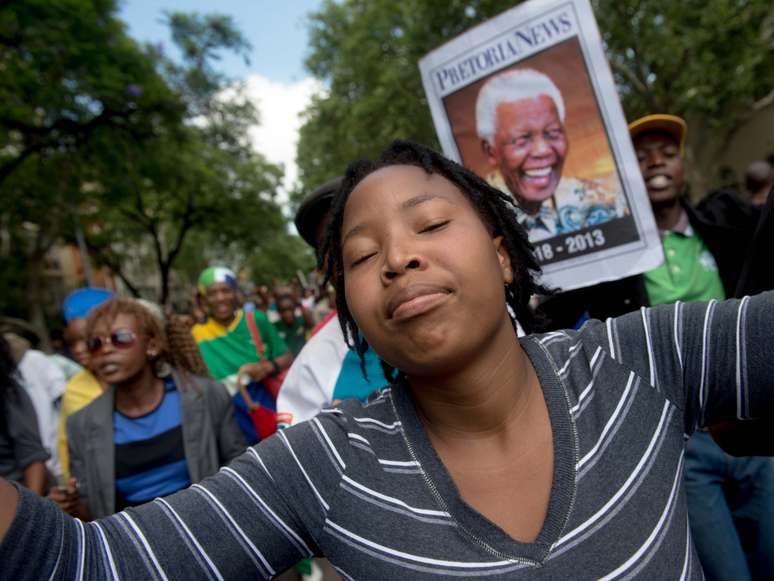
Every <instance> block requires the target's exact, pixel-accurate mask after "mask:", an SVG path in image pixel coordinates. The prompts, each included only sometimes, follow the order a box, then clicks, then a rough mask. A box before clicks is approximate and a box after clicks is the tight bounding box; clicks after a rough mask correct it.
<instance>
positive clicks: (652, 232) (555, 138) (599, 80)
mask: <svg viewBox="0 0 774 581" xmlns="http://www.w3.org/2000/svg"><path fill="white" fill-rule="evenodd" d="M419 66H420V70H421V72H422V80H423V83H424V87H425V92H426V93H427V97H428V102H429V103H430V108H431V111H432V114H433V120H434V122H435V127H436V131H437V132H438V137H439V140H440V142H441V146H442V147H443V150H444V153H445V154H446V155H447V156H448V157H450V158H452V159H455V160H457V161H459V162H461V163H463V164H464V165H465V166H467V167H468V168H470V169H472V170H473V171H475V172H476V173H478V174H479V175H481V176H482V177H484V178H485V179H486V180H487V181H488V182H490V183H491V184H493V185H495V186H496V187H498V188H499V189H501V190H502V191H504V192H508V193H510V194H511V195H512V196H513V197H514V198H515V200H516V201H517V202H518V204H519V221H520V222H521V223H522V224H523V225H524V226H525V227H526V228H527V229H528V231H529V237H530V240H531V241H532V242H533V243H534V244H535V252H536V255H537V258H538V260H539V262H540V264H541V265H542V267H543V272H544V282H545V283H546V284H548V285H551V286H555V287H560V288H563V289H566V290H569V289H573V288H578V287H582V286H587V285H591V284H595V283H597V282H602V281H606V280H613V279H617V278H621V277H624V276H630V275H633V274H638V273H641V272H644V271H646V270H649V269H651V268H654V267H656V266H658V265H659V264H660V263H661V262H662V261H663V254H662V249H661V244H660V241H659V236H658V231H657V229H656V225H655V222H654V220H653V215H652V212H651V209H650V204H649V202H648V198H647V193H646V191H645V186H644V184H643V181H642V177H641V175H640V171H639V168H638V165H637V159H636V157H635V154H634V151H633V149H632V145H631V140H630V138H629V132H628V129H627V126H626V121H625V119H624V115H623V111H622V109H621V105H620V102H619V100H618V96H617V94H616V91H615V85H614V83H613V78H612V75H611V74H610V68H609V66H608V63H607V60H606V59H605V55H604V51H603V49H602V41H601V38H600V35H599V31H598V29H597V26H596V22H595V20H594V15H593V12H592V10H591V6H590V5H589V3H588V0H556V1H553V0H534V1H532V2H526V3H524V4H520V5H519V6H517V7H515V8H513V9H511V10H509V11H507V12H504V13H503V14H501V15H500V16H498V17H496V18H494V19H492V20H489V21H487V22H485V23H483V24H481V25H479V26H477V27H476V28H473V29H472V30H470V31H468V32H466V33H464V34H462V35H460V36H458V37H456V38H455V39H453V40H451V41H450V42H448V43H447V44H445V45H443V46H442V47H440V48H438V49H436V50H434V51H433V52H431V53H430V54H428V55H427V56H426V57H425V58H423V59H422V60H421V61H420V64H419Z"/></svg>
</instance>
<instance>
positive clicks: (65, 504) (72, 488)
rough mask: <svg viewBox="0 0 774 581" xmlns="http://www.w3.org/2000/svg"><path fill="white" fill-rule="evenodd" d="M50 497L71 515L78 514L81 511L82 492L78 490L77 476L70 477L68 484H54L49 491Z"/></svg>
mask: <svg viewBox="0 0 774 581" xmlns="http://www.w3.org/2000/svg"><path fill="white" fill-rule="evenodd" d="M48 497H49V498H50V499H51V500H53V501H54V502H55V503H56V504H57V506H59V508H61V509H62V511H63V512H66V513H67V514H69V515H71V516H78V515H79V513H80V510H79V509H80V504H81V494H80V492H78V482H77V481H76V480H75V478H70V480H68V482H67V486H54V487H53V488H52V489H51V490H50V491H49V493H48Z"/></svg>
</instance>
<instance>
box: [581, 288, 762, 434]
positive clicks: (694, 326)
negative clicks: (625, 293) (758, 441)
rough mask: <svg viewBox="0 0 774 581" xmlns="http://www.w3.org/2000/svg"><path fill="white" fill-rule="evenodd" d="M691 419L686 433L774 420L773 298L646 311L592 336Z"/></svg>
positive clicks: (598, 329) (601, 327)
mask: <svg viewBox="0 0 774 581" xmlns="http://www.w3.org/2000/svg"><path fill="white" fill-rule="evenodd" d="M587 332H588V333H589V334H591V335H596V337H595V339H596V340H597V341H598V342H599V343H600V344H601V345H602V346H603V348H607V350H608V354H609V355H610V356H611V358H612V359H614V360H615V361H618V362H619V363H621V364H622V365H625V366H627V367H629V368H631V369H633V370H634V371H635V372H636V373H637V374H638V375H639V376H640V377H641V378H643V379H645V380H647V382H648V383H649V384H650V385H651V387H652V388H654V389H656V390H657V391H660V392H663V393H664V395H665V396H666V397H668V398H669V399H670V400H672V402H673V403H674V404H675V405H677V406H678V408H680V409H681V410H683V412H684V414H685V432H686V433H688V434H689V433H691V432H692V431H693V430H694V429H695V428H696V427H704V426H709V425H712V424H714V423H717V422H721V421H728V420H734V419H741V420H745V419H753V418H765V417H769V416H771V415H774V357H771V346H772V345H774V292H769V293H763V294H761V295H757V296H754V297H745V298H743V299H738V300H737V299H734V300H728V301H709V302H696V303H676V304H674V305H669V306H658V307H654V308H651V309H642V310H640V311H638V312H635V313H630V314H628V315H625V316H623V317H619V318H616V319H609V320H608V321H606V322H605V323H604V324H596V325H590V326H589V330H588V331H587Z"/></svg>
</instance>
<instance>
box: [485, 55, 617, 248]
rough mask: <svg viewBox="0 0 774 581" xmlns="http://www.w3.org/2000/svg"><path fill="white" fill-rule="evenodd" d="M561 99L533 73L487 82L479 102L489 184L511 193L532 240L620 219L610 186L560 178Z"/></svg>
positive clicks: (564, 144)
mask: <svg viewBox="0 0 774 581" xmlns="http://www.w3.org/2000/svg"><path fill="white" fill-rule="evenodd" d="M565 115H566V109H565V104H564V99H563V98H562V94H561V92H560V91H559V89H558V87H557V86H556V84H554V82H553V81H552V80H551V79H550V78H549V77H548V76H547V75H545V74H543V73H541V72H539V71H536V70H534V69H529V68H528V69H518V70H508V71H505V72H504V73H500V74H498V75H496V76H494V77H492V78H490V79H489V80H488V81H487V82H486V83H485V84H484V85H483V87H482V88H481V91H480V92H479V94H478V99H477V101H476V128H477V132H478V136H479V137H480V138H481V147H482V149H483V152H484V154H485V155H486V158H487V160H488V162H489V164H490V165H491V166H492V168H493V171H492V172H491V173H489V174H488V175H487V176H486V179H487V181H488V182H489V183H490V184H492V185H493V186H495V187H497V188H498V189H500V190H502V191H505V192H509V193H510V194H511V195H512V196H513V197H514V198H515V199H516V201H517V202H518V204H519V207H520V209H521V211H522V213H521V215H520V216H519V223H521V224H522V225H523V226H524V227H525V228H526V229H527V231H528V232H529V236H530V240H531V241H533V242H537V241H540V240H544V239H546V238H550V237H553V236H557V235H560V234H565V233H568V232H574V231H576V230H580V229H581V228H586V227H589V226H595V225H597V224H601V223H603V222H607V221H608V220H610V219H612V218H614V217H617V218H621V217H623V216H624V214H625V211H626V206H625V204H624V203H623V202H622V199H621V196H619V195H617V192H615V191H614V190H612V189H609V188H608V189H604V188H602V187H600V186H599V185H596V186H595V184H592V183H590V182H589V181H587V180H578V179H573V178H563V177H562V169H563V167H564V162H565V158H566V157H567V151H568V148H569V142H568V138H567V132H566V130H565V124H564V121H565Z"/></svg>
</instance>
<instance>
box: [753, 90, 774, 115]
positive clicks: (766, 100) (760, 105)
mask: <svg viewBox="0 0 774 581" xmlns="http://www.w3.org/2000/svg"><path fill="white" fill-rule="evenodd" d="M772 103H774V89H772V90H771V91H770V92H769V94H768V95H766V96H765V97H762V98H760V99H758V100H757V101H755V103H753V105H752V110H753V111H754V112H755V113H757V112H758V111H761V110H763V109H765V108H766V107H768V106H769V105H771V104H772Z"/></svg>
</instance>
